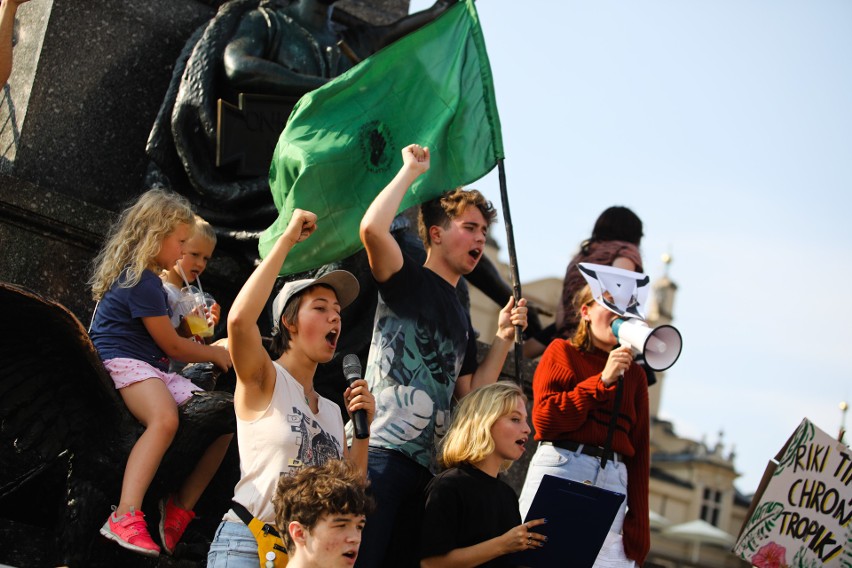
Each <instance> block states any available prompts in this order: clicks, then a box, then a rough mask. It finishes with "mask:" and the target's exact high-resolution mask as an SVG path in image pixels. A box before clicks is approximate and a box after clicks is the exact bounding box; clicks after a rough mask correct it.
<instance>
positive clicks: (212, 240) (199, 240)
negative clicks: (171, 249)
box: [160, 215, 222, 327]
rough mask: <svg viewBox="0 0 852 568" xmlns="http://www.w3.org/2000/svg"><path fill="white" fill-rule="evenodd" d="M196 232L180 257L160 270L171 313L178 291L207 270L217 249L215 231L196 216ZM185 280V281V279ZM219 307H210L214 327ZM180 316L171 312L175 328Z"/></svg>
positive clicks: (178, 298)
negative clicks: (166, 268)
mask: <svg viewBox="0 0 852 568" xmlns="http://www.w3.org/2000/svg"><path fill="white" fill-rule="evenodd" d="M194 227H195V230H194V231H193V233H192V237H190V238H189V240H188V241H186V244H185V245H184V247H183V256H182V257H180V259H179V260H178V261H177V262H176V263H174V264H173V265H172V266H170V267H169V268H168V270H163V272H162V274H160V278H161V279H162V280H163V288H165V289H166V294H168V297H169V307H171V308H172V312H174V311H175V307H176V305H177V303H178V301H179V300H180V291H181V289H182V288H183V287H184V286H186V285H187V284H193V283H195V282H196V281H197V280H198V278H199V276H201V273H203V272H204V271H205V270H206V269H207V263H208V262H210V259H211V258H212V257H213V249H215V248H216V231H214V230H213V227H212V225H210V223H208V222H207V221H205V220H204V219H202V218H201V217H199V216H198V215H196V216H195V223H194ZM184 278H186V279H185V280H184ZM221 311H222V308H221V307H220V306H219V304H218V303H216V304H213V306H212V307H211V308H210V315H211V317H212V318H213V325H219V317H220V315H221ZM179 318H180V315H179V314H176V313H173V315H172V323H173V324H174V325H175V327H177V326H178V325H179V324H180V319H179Z"/></svg>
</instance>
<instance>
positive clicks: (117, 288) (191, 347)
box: [90, 189, 231, 556]
mask: <svg viewBox="0 0 852 568" xmlns="http://www.w3.org/2000/svg"><path fill="white" fill-rule="evenodd" d="M193 223H194V219H193V213H192V210H191V208H190V206H189V203H188V202H187V201H186V199H184V198H182V197H180V196H178V195H176V194H173V193H171V192H167V191H164V190H159V189H152V190H150V191H148V192H146V193H144V194H143V195H142V196H141V197H140V198H139V199H138V200H137V201H136V203H134V204H133V205H132V206H131V207H129V208H128V209H126V210H125V211H123V212H122V213H121V216H120V217H119V219H118V221H117V222H116V224H115V225H114V226H113V227H112V229H111V231H110V233H109V235H108V237H107V242H106V244H105V245H104V247H103V249H102V250H101V252H100V253H99V254H98V256H97V258H96V259H95V268H94V271H93V275H92V278H91V280H90V284H91V287H92V295H93V297H94V299H95V300H96V301H97V302H98V305H97V306H96V308H95V315H94V317H93V318H92V326H91V329H90V334H91V337H92V341H93V343H94V344H95V347H96V348H97V350H98V353H99V355H100V357H101V359H102V360H103V362H104V366H105V367H106V369H107V371H109V373H110V376H111V377H112V380H113V382H114V383H115V387H116V388H117V389H118V392H119V393H120V394H121V397H122V399H123V400H124V403H125V404H126V405H127V408H128V410H130V412H131V413H132V414H133V416H135V417H136V419H137V420H139V422H141V423H142V425H143V426H144V427H145V431H144V432H143V433H142V436H140V437H139V439H138V440H137V441H136V444H135V445H134V446H133V449H132V450H131V452H130V456H129V457H128V458H127V465H126V466H125V469H124V478H123V480H122V484H121V497H120V500H119V503H118V506H116V507H114V512H113V514H111V515H110V516H109V518H108V519H107V521H106V522H105V523H104V525H103V527H102V528H101V534H102V535H104V536H105V537H107V538H109V539H111V540H114V541H115V542H117V543H118V544H119V545H120V546H123V547H124V548H127V549H129V550H132V551H134V552H138V553H140V554H144V555H146V556H158V555H159V553H160V547H159V546H158V545H157V544H156V543H155V542H154V541H153V539H152V538H151V535H150V533H149V532H148V526H147V523H146V522H145V515H144V514H143V513H142V511H141V506H142V500H143V498H144V497H145V493H146V491H147V490H148V486H149V485H150V484H151V480H152V479H153V477H154V474H155V473H156V472H157V468H158V467H159V465H160V460H161V459H162V458H163V455H164V454H165V453H166V450H167V449H168V447H169V445H171V443H172V440H173V438H174V435H175V432H176V431H177V427H178V412H177V407H178V406H179V405H180V404H183V403H184V402H186V401H187V400H188V399H189V398H190V396H191V391H193V390H197V388H196V387H195V386H194V385H193V384H192V383H191V382H190V381H189V380H188V379H186V378H184V377H182V376H180V375H177V374H173V373H169V372H168V368H169V360H170V358H172V357H174V358H177V359H180V360H181V361H187V362H202V361H212V362H213V363H214V364H215V365H216V366H217V367H219V368H221V369H223V370H227V369H228V368H230V366H231V358H230V355H229V354H228V351H227V350H226V349H224V348H222V347H218V346H212V345H201V344H198V343H195V342H193V341H191V340H189V339H184V338H182V337H180V336H178V334H177V332H176V331H175V329H174V327H172V324H171V321H170V319H169V316H170V314H169V308H168V304H167V302H166V294H165V291H164V290H163V285H162V281H161V280H160V278H159V276H158V275H159V273H160V271H161V270H163V269H167V268H170V267H171V266H174V264H175V262H176V261H177V260H178V259H179V258H180V257H181V255H182V254H183V245H184V243H185V242H186V240H187V239H188V238H189V237H190V236H191V231H192V227H193ZM230 437H231V436H230V435H227V436H222V437H221V438H219V439H218V440H216V441H215V442H214V443H213V444H212V445H211V446H210V448H208V449H207V451H206V452H205V454H204V455H203V456H202V458H201V461H200V462H199V463H198V465H197V466H196V468H195V470H194V471H193V472H192V473H191V474H190V476H189V478H187V480H186V481H185V482H184V484H183V486H182V487H181V488H180V490H179V491H178V493H176V494H175V495H172V496H171V497H169V498H168V499H166V500H164V501H163V502H162V503H160V510H161V515H160V517H161V518H160V539H161V543H162V544H163V546H164V547H165V549H166V551H167V552H169V553H171V552H172V551H173V549H174V546H175V545H176V544H177V541H178V540H179V539H180V537H181V535H182V534H183V531H184V530H185V528H186V525H187V524H188V523H189V521H191V520H192V518H193V517H194V516H195V515H194V513H193V512H192V508H193V507H194V506H195V503H196V502H197V501H198V498H199V497H200V496H201V493H202V492H203V491H204V488H205V487H206V486H207V483H209V481H210V479H211V478H212V477H213V474H214V473H215V472H216V470H217V469H218V467H219V464H220V462H221V459H222V457H223V456H224V453H225V451H226V450H227V447H228V442H229V441H230Z"/></svg>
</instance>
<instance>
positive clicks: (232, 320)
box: [207, 209, 375, 568]
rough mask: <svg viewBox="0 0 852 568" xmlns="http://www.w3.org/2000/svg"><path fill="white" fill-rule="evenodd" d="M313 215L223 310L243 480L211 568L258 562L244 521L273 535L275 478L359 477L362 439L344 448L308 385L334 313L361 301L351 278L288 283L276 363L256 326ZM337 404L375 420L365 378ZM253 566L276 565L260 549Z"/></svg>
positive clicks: (300, 215) (302, 218)
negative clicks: (326, 469) (341, 471)
mask: <svg viewBox="0 0 852 568" xmlns="http://www.w3.org/2000/svg"><path fill="white" fill-rule="evenodd" d="M316 219H317V218H316V215H314V214H313V213H311V212H308V211H302V210H300V209H297V210H295V211H294V212H293V217H292V218H291V220H290V223H289V224H288V226H287V229H286V230H285V231H284V233H283V234H282V235H281V237H279V239H278V241H277V242H276V243H275V246H273V248H272V250H271V251H270V253H269V255H268V256H267V257H266V258H265V259H264V260H263V262H261V263H260V265H259V266H258V267H257V269H255V271H254V273H252V275H251V276H250V277H249V279H248V280H247V281H246V283H245V285H244V286H243V288H242V290H240V293H239V294H238V295H237V297H236V299H235V300H234V304H233V306H232V307H231V310H230V312H229V314H228V338H229V350H230V352H231V359H232V361H233V363H234V370H235V371H236V374H237V386H236V390H235V392H234V410H235V412H236V415H237V440H238V442H239V450H240V481H239V482H238V483H237V486H236V487H235V489H234V499H233V503H232V508H231V510H229V511H228V512H227V513H226V514H225V517H224V519H223V521H222V523H221V524H220V525H219V528H218V529H217V531H216V535H215V537H214V539H213V543H212V545H211V547H210V552H209V554H208V558H207V565H208V566H211V567H224V566H227V567H234V566H237V567H242V566H247V567H248V566H251V567H252V568H256V567H257V566H258V560H259V557H258V551H257V541H256V539H255V536H254V534H253V532H252V531H251V530H249V526H248V525H249V523H250V522H251V521H252V519H253V518H254V519H257V520H259V521H260V523H257V522H255V523H254V524H253V526H263V525H268V526H269V528H270V529H272V530H273V531H274V528H273V527H274V525H275V512H274V509H273V506H272V496H273V494H274V492H275V487H276V485H277V482H278V478H279V477H280V476H281V475H291V474H293V473H294V472H295V471H297V470H298V469H299V468H301V467H303V466H306V465H322V464H323V463H325V462H326V461H328V460H331V459H342V458H348V459H350V460H351V461H353V462H354V463H355V464H356V466H357V467H358V468H359V469H360V470H361V471H363V472H364V475H366V471H367V448H368V443H369V437H368V438H364V439H354V440H353V441H352V448H351V449H348V448H347V447H346V438H345V436H344V433H343V419H342V418H341V415H340V410H339V408H338V406H337V405H336V404H335V403H333V402H332V401H330V400H328V399H326V398H323V397H321V396H319V394H317V392H316V391H315V390H314V383H313V381H314V373H315V372H316V369H317V365H318V364H319V363H326V362H328V361H330V360H331V358H332V356H333V355H334V350H335V348H336V346H337V339H338V338H339V337H340V331H341V326H340V311H341V310H342V309H343V308H345V307H346V306H347V305H349V304H350V303H351V302H352V301H353V300H354V299H355V298H356V297H357V296H358V281H357V280H356V279H355V277H354V276H353V275H352V274H350V273H349V272H346V271H344V270H336V271H333V272H329V273H327V274H325V275H323V276H321V277H319V278H315V279H306V280H296V281H293V282H288V283H287V284H285V285H284V287H283V288H282V289H281V291H280V292H279V294H278V296H277V297H276V298H275V300H274V302H273V304H272V311H273V317H274V319H275V325H274V328H273V352H274V353H273V355H274V356H275V357H277V358H276V359H275V360H273V359H272V358H271V357H270V355H269V354H268V353H267V351H266V350H265V349H264V347H263V344H262V342H261V335H260V330H259V329H258V326H257V320H258V318H259V317H260V315H261V313H262V311H263V309H264V306H265V304H266V299H267V298H268V297H269V296H270V294H271V293H272V289H273V286H274V284H275V279H276V277H277V276H278V273H279V271H280V270H281V266H282V264H283V263H284V259H285V258H286V257H287V253H288V252H289V251H290V250H291V249H292V248H293V246H295V245H296V244H297V243H299V242H301V241H303V240H305V239H307V238H308V237H309V236H310V235H311V233H313V232H314V230H315V229H316ZM344 400H345V402H346V405H347V409H348V411H349V413H350V415H351V414H352V413H354V412H355V411H356V410H360V409H363V410H365V411H366V413H367V420H368V423H369V422H370V421H372V418H373V414H374V412H375V399H374V398H373V396H372V395H371V394H370V391H369V389H368V387H367V383H366V381H364V380H357V381H355V382H353V383H352V385H351V386H350V387H349V388H348V389H347V390H346V393H345V394H344ZM268 554H272V555H273V556H274V552H270V553H268ZM278 554H283V552H279V553H278ZM267 562H271V563H270V564H267ZM260 565H261V566H264V565H268V566H275V565H276V564H275V559H274V558H269V557H266V553H265V554H264V558H261V559H260Z"/></svg>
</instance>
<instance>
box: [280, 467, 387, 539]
mask: <svg viewBox="0 0 852 568" xmlns="http://www.w3.org/2000/svg"><path fill="white" fill-rule="evenodd" d="M368 485H369V482H368V481H367V478H366V477H365V476H364V474H363V473H361V472H360V471H358V468H357V467H355V465H354V464H353V463H352V462H350V461H349V460H345V459H343V460H329V461H327V462H326V463H325V464H323V465H314V466H308V467H303V468H302V469H300V470H299V471H298V472H296V473H295V474H294V475H292V476H287V475H282V476H281V478H280V479H279V480H278V487H277V488H276V489H275V496H274V497H273V498H272V505H273V506H274V507H275V525H276V526H277V527H278V532H279V534H280V535H281V538H282V539H283V540H284V545H285V546H286V547H287V553H288V554H291V555H292V554H293V551H294V550H295V548H296V545H295V543H294V542H293V539H292V538H291V537H290V531H289V530H287V527H288V526H289V525H290V523H292V522H293V521H296V522H298V523H299V524H301V525H302V526H303V527H305V529H307V530H309V531H310V530H311V529H313V527H315V526H316V524H317V523H318V522H319V521H320V520H321V519H322V518H323V517H324V516H326V515H368V514H370V513H372V512H373V507H374V506H375V505H374V502H373V498H372V497H370V496H369V495H367V486H368Z"/></svg>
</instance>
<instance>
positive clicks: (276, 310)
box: [272, 270, 361, 333]
mask: <svg viewBox="0 0 852 568" xmlns="http://www.w3.org/2000/svg"><path fill="white" fill-rule="evenodd" d="M317 284H325V285H326V286H328V287H330V288H331V289H332V290H334V293H335V294H337V301H338V302H339V303H340V309H341V310H342V309H343V308H345V307H346V306H348V305H349V304H351V303H352V302H353V301H355V298H357V297H358V292H359V291H360V290H361V287H360V285H359V284H358V279H357V278H355V276H353V275H352V273H351V272H347V271H346V270H332V271H331V272H326V273H325V274H323V275H322V276H320V277H319V278H305V279H303V280H293V281H292V282H287V283H286V284H284V286H283V287H282V288H281V291H280V292H278V295H277V296H275V299H274V300H273V301H272V317H273V326H272V330H273V333H275V332H277V331H278V325H279V324H280V322H281V314H283V313H284V308H285V307H287V302H289V301H290V300H291V299H292V298H293V297H294V296H297V295H298V294H300V293H301V292H303V291H304V290H305V289H307V288H310V287H311V286H316V285H317Z"/></svg>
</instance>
